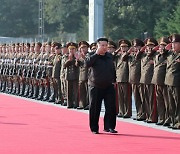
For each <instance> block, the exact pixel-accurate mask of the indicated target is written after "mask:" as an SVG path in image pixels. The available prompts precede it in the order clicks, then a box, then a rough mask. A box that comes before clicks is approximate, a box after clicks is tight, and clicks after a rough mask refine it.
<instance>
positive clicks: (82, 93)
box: [76, 41, 89, 109]
mask: <svg viewBox="0 0 180 154" xmlns="http://www.w3.org/2000/svg"><path fill="white" fill-rule="evenodd" d="M78 46H79V52H80V56H79V55H77V58H76V59H77V65H78V66H79V106H78V108H77V109H85V108H86V107H87V106H88V105H89V97H88V68H87V66H86V64H85V59H86V57H87V56H88V48H89V44H88V43H87V42H86V41H81V42H79V44H78Z"/></svg>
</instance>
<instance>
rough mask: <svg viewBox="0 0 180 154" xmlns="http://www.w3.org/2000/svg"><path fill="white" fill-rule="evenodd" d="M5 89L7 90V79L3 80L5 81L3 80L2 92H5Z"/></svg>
mask: <svg viewBox="0 0 180 154" xmlns="http://www.w3.org/2000/svg"><path fill="white" fill-rule="evenodd" d="M5 90H6V81H3V82H2V87H1V91H2V92H5Z"/></svg>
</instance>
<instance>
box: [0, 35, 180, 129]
mask: <svg viewBox="0 0 180 154" xmlns="http://www.w3.org/2000/svg"><path fill="white" fill-rule="evenodd" d="M95 50H96V42H94V43H92V44H90V45H89V44H88V43H87V42H86V41H81V42H79V43H78V44H77V43H74V42H69V43H67V44H63V45H62V44H60V43H58V42H46V43H42V44H41V43H40V42H36V43H31V44H30V43H16V44H1V45H0V91H1V92H5V93H9V94H14V95H18V96H23V97H28V98H33V99H37V100H42V101H48V102H54V103H56V104H61V105H63V106H67V108H77V109H89V103H88V102H89V99H88V68H87V67H86V58H87V57H88V56H91V54H94V53H95ZM108 52H110V53H112V56H113V59H114V64H115V68H116V82H115V83H114V87H115V89H116V106H117V117H122V118H130V117H131V116H132V99H131V98H132V94H133V96H134V99H135V105H136V111H137V117H136V118H135V119H134V120H138V121H145V122H147V123H156V124H157V125H163V126H168V127H169V128H172V129H180V34H173V35H171V36H170V37H168V38H167V37H162V38H160V39H159V41H157V40H155V39H154V38H147V39H146V40H144V41H142V40H140V39H133V40H132V41H129V40H126V39H121V40H119V41H118V45H117V44H116V43H115V42H113V41H109V42H108Z"/></svg>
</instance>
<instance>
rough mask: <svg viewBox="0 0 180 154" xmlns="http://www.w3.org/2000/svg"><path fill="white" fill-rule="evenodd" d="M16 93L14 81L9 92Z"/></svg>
mask: <svg viewBox="0 0 180 154" xmlns="http://www.w3.org/2000/svg"><path fill="white" fill-rule="evenodd" d="M15 93H16V83H15V82H14V83H13V85H12V92H11V94H15Z"/></svg>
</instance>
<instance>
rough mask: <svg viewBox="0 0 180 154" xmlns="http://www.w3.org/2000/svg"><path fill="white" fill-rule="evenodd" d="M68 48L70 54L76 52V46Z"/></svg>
mask: <svg viewBox="0 0 180 154" xmlns="http://www.w3.org/2000/svg"><path fill="white" fill-rule="evenodd" d="M68 50H69V53H70V54H72V55H74V54H75V52H76V48H70V49H68Z"/></svg>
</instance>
